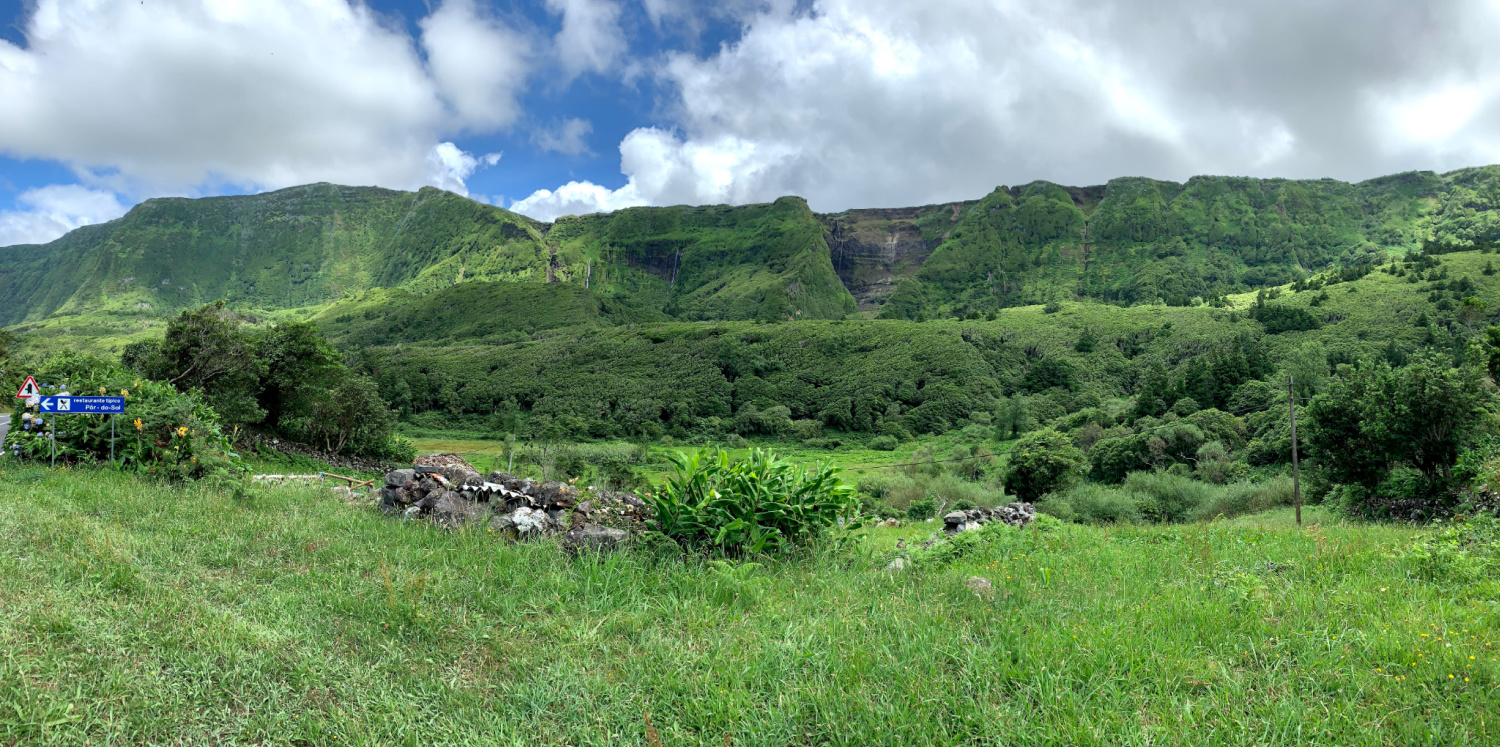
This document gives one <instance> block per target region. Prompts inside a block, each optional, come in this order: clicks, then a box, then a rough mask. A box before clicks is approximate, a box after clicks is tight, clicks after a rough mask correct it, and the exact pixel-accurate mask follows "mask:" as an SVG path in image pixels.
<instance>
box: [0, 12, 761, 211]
mask: <svg viewBox="0 0 1500 747" xmlns="http://www.w3.org/2000/svg"><path fill="white" fill-rule="evenodd" d="M436 4H437V3H436V2H422V1H421V0H416V1H413V0H371V1H370V2H368V3H367V5H368V6H369V7H370V8H371V9H372V10H374V11H376V12H377V13H379V14H380V15H381V16H383V18H382V20H383V22H384V23H387V24H390V25H392V26H394V27H396V28H399V29H401V30H403V31H404V32H405V33H406V34H408V35H410V36H411V37H412V38H417V37H418V36H419V35H420V33H421V29H420V27H419V21H420V20H421V19H422V18H424V17H426V16H428V15H429V14H430V13H431V12H432V9H433V6H435V5H436ZM31 5H32V4H31V3H29V2H22V0H0V21H3V22H4V28H3V30H0V38H4V39H5V40H7V41H9V42H11V43H12V44H15V45H17V46H19V47H22V48H25V47H26V46H27V34H26V32H25V30H26V28H27V25H28V21H29V20H30V15H31V10H32V8H31V7H30V6H31ZM486 5H487V8H486V9H487V10H489V11H490V12H492V13H493V14H495V15H496V16H498V17H499V18H501V19H503V20H505V21H507V22H508V23H509V25H511V26H513V27H515V28H518V29H524V30H526V31H527V32H528V33H531V34H534V35H536V36H538V37H543V38H544V37H549V36H555V35H556V34H557V33H558V32H559V31H560V30H561V27H562V23H563V16H562V15H561V14H560V13H558V12H556V11H555V10H554V9H549V8H548V7H546V5H545V4H544V3H541V2H534V3H528V2H496V3H487V4H486ZM619 10H620V13H619V18H618V23H619V26H620V29H621V31H622V36H623V38H624V40H625V41H626V43H627V45H628V46H627V48H626V51H625V52H624V56H625V57H627V58H629V59H633V60H646V61H649V60H652V59H654V58H657V57H659V56H660V55H661V54H663V53H664V52H666V51H668V50H673V51H680V52H684V53H689V54H700V55H701V54H703V53H704V52H705V51H708V52H711V51H712V50H714V49H717V48H718V47H719V46H720V45H721V44H726V43H732V42H733V41H734V40H735V39H736V38H737V37H738V34H739V32H740V26H739V23H738V22H737V20H736V19H734V18H731V17H726V16H716V15H714V14H705V15H704V16H703V17H701V18H699V19H695V23H694V24H692V25H691V26H685V25H682V24H672V23H667V24H662V23H656V22H653V20H652V18H651V17H650V15H649V14H648V13H647V11H646V8H645V6H643V5H641V4H639V3H629V4H624V3H622V4H620V5H619ZM546 65H547V63H540V66H542V67H546ZM542 76H543V77H541V78H540V79H539V80H536V81H534V82H533V83H532V84H531V85H528V86H527V87H526V88H525V89H524V90H523V91H521V92H520V94H519V96H518V103H519V105H520V108H521V110H522V112H523V114H522V115H521V116H520V117H518V118H517V119H516V121H514V122H512V123H508V124H507V125H506V126H504V127H502V128H498V129H496V130H495V131H490V132H477V133H476V132H465V133H461V134H458V135H455V136H454V137H453V138H452V142H453V143H454V144H455V145H457V146H458V147H459V148H461V149H463V150H465V151H468V152H472V153H479V154H488V153H501V154H503V155H502V158H501V159H500V161H499V162H498V163H496V164H495V165H494V166H493V167H484V168H480V169H479V170H477V171H476V172H475V173H473V174H472V175H470V176H468V177H467V178H466V179H465V185H466V187H467V189H468V191H469V192H470V193H471V194H472V195H474V196H476V197H478V198H480V199H485V200H487V201H491V202H496V203H499V204H502V205H505V204H509V203H510V202H513V201H514V200H517V199H520V198H523V197H525V196H527V195H529V194H531V193H532V192H533V191H535V190H537V189H539V188H544V187H553V186H557V185H559V184H563V183H566V182H569V181H587V182H591V183H594V184H598V185H601V186H605V187H608V188H611V189H613V188H618V187H620V186H622V185H623V184H624V183H625V177H624V176H623V175H622V174H621V173H620V155H619V150H618V146H619V143H620V141H621V140H622V139H624V137H625V136H626V135H627V134H628V133H630V132H631V131H632V130H634V129H636V128H637V127H648V126H653V125H655V126H661V127H667V128H670V127H671V126H672V122H671V119H670V116H664V115H663V110H664V109H665V108H667V107H669V106H670V99H671V96H672V92H671V91H670V90H664V89H663V87H662V86H660V85H659V84H658V83H657V81H656V79H655V78H654V77H653V76H651V75H649V74H642V73H635V74H633V75H631V77H630V79H629V80H623V79H622V78H621V76H620V75H619V73H618V71H612V72H611V73H609V74H605V73H601V72H593V71H586V72H583V73H581V74H579V75H577V76H576V77H570V78H568V79H564V78H565V76H564V75H562V74H559V73H558V71H555V70H550V71H549V70H543V71H542ZM549 78H550V79H549ZM570 120H574V121H577V122H583V123H587V126H586V128H585V127H581V126H578V125H575V127H574V132H575V133H579V132H583V133H584V134H581V136H580V137H577V138H575V141H574V142H576V144H577V145H578V146H581V148H582V149H581V150H577V149H565V151H568V152H560V151H559V150H557V149H556V145H557V144H556V143H554V148H553V149H548V148H544V147H542V143H543V142H546V141H547V138H548V137H549V136H551V137H553V138H556V137H558V136H560V135H562V134H564V133H565V132H566V123H567V122H569V121H570ZM78 181H79V180H78V179H77V177H76V175H75V174H74V172H73V171H72V170H71V169H70V168H69V165H68V164H66V163H65V162H63V161H61V160H58V159H49V158H18V157H15V156H13V155H11V156H7V155H3V154H0V211H6V210H9V211H15V210H18V209H22V208H24V207H25V206H24V205H21V204H19V203H18V202H17V199H16V198H17V197H18V196H19V195H21V194H22V193H24V192H26V191H27V190H34V189H37V188H42V187H46V186H48V185H57V184H73V183H77V182H78ZM171 186H172V187H176V188H177V189H172V188H171V187H169V188H168V189H166V190H162V191H183V190H182V188H183V187H184V185H171ZM258 186H259V185H256V184H254V183H241V184H234V183H221V184H201V185H186V190H185V191H187V192H188V193H191V194H235V193H243V192H247V191H257V189H258ZM148 192H149V190H148ZM143 196H149V194H127V195H122V199H123V200H124V201H125V202H126V203H129V202H134V201H135V199H136V198H139V197H143Z"/></svg>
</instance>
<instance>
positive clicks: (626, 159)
mask: <svg viewBox="0 0 1500 747" xmlns="http://www.w3.org/2000/svg"><path fill="white" fill-rule="evenodd" d="M788 5H789V4H787V3H778V4H776V6H775V7H769V8H763V9H761V10H760V11H759V12H757V13H755V14H752V15H750V16H747V17H746V19H745V31H744V34H743V36H742V38H741V39H739V40H738V41H737V42H734V43H732V44H729V45H726V46H724V47H722V48H721V49H719V50H716V51H715V52H714V53H712V54H710V55H708V56H706V57H700V56H696V55H690V54H683V53H677V54H671V55H668V56H667V57H666V58H665V61H664V62H663V63H662V64H661V65H660V67H659V69H658V71H657V75H658V76H659V79H660V80H661V81H662V82H664V83H666V84H668V85H669V86H671V87H672V88H673V89H675V91H676V92H677V94H678V98H677V102H676V105H675V106H674V107H672V108H670V109H669V110H668V113H669V115H670V116H671V117H672V119H673V120H674V121H675V124H676V128H675V129H674V130H673V131H672V132H666V131H663V130H660V129H652V128H647V129H639V130H636V131H635V132H632V133H630V135H628V136H627V137H626V138H625V140H624V141H623V142H622V143H621V145H620V151H621V171H622V172H623V173H624V174H625V175H626V176H627V177H628V179H629V181H628V183H627V184H626V186H625V187H624V188H622V189H621V190H618V191H611V190H607V189H602V188H599V187H597V186H596V185H591V184H587V183H584V184H573V185H569V186H570V187H572V189H571V190H570V194H571V195H573V196H574V198H576V199H575V200H574V201H573V202H572V203H570V204H569V209H571V210H573V211H575V212H577V211H582V210H586V209H587V207H586V206H585V205H584V203H585V202H587V201H588V200H594V209H601V210H602V209H609V206H610V205H612V204H615V202H616V201H619V200H627V201H642V200H644V201H646V202H648V203H650V204H669V203H676V202H695V203H706V202H746V201H761V200H770V199H773V198H775V197H777V196H779V195H783V194H800V195H803V196H806V197H808V198H809V200H810V201H811V203H812V204H813V207H814V208H815V209H820V210H838V209H844V208H849V207H861V206H865V207H873V206H882V205H910V204H921V203H932V202H944V201H948V200H953V199H961V198H973V197H977V196H979V195H982V194H984V193H986V192H988V191H989V190H990V189H992V188H993V187H994V186H995V185H996V184H1002V183H1005V184H1022V183H1026V182H1029V181H1031V180H1034V179H1048V180H1051V181H1056V182H1060V183H1064V184H1078V185H1084V184H1098V183H1102V182H1103V181H1105V180H1107V179H1109V178H1111V177H1114V176H1125V175H1145V176H1153V177H1158V178H1169V179H1185V178H1187V177H1189V176H1192V175H1194V174H1200V173H1232V174H1248V175H1260V176H1288V177H1321V176H1332V177H1337V178H1344V179H1362V178H1368V177H1371V176H1376V175H1379V174H1384V173H1391V172H1396V171H1402V170H1407V169H1413V168H1421V169H1439V170H1441V169H1447V168H1456V167H1460V166H1467V165H1474V164H1479V163H1486V162H1489V161H1492V160H1494V159H1496V158H1500V87H1497V86H1495V85H1493V84H1492V83H1491V82H1492V81H1495V80H1500V47H1496V46H1495V45H1494V44H1493V43H1492V41H1491V40H1492V39H1493V38H1494V37H1495V35H1496V33H1497V32H1500V3H1495V2H1492V1H1488V0H1440V1H1438V2H1430V3H1420V4H1416V3H1410V2H1405V0H1364V1H1362V2H1356V0H1338V1H1336V2H1328V3H1304V2H1300V1H1298V0H1271V1H1270V2H1265V3H1217V2H1212V3H1205V2H1202V1H1201V0H1166V1H1152V2H1148V1H1146V0H1139V1H1137V2H1123V1H1118V0H1117V1H1115V2H1104V1H1102V0H1013V1H1011V2H998V3H997V2H991V1H989V0H950V2H947V3H944V4H943V11H942V12H940V13H937V12H933V10H932V6H931V5H930V4H926V3H914V2H910V0H814V1H813V2H812V3H811V5H810V6H805V7H803V8H802V9H800V10H798V9H796V8H794V7H788ZM647 9H648V11H649V14H650V17H651V18H652V20H653V21H654V22H657V23H663V22H665V20H670V19H671V18H673V17H674V14H676V13H678V12H679V11H680V9H681V6H680V4H678V3H675V2H652V3H651V4H649V5H648V6H647ZM559 192H561V190H559ZM547 194H548V195H549V196H548V197H542V196H541V195H542V193H541V192H539V193H537V195H533V196H532V197H531V198H527V199H526V200H522V201H521V202H519V203H517V204H518V205H521V206H534V208H535V209H538V210H541V209H543V208H546V209H548V210H551V209H552V208H550V207H548V206H551V205H552V204H553V202H555V201H556V200H557V199H558V198H557V197H556V195H555V194H553V193H550V192H549V193H547Z"/></svg>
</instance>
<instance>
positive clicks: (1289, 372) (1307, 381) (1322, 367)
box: [1277, 342, 1328, 399]
mask: <svg viewBox="0 0 1500 747" xmlns="http://www.w3.org/2000/svg"><path fill="white" fill-rule="evenodd" d="M1288 377H1291V379H1292V381H1293V382H1295V389H1296V392H1297V397H1298V399H1304V398H1307V397H1311V396H1313V395H1315V394H1317V393H1318V392H1319V391H1321V390H1322V388H1323V382H1324V381H1325V380H1327V379H1328V353H1327V352H1326V351H1325V350H1324V349H1323V346H1322V345H1320V344H1318V343H1315V342H1304V343H1302V345H1301V346H1299V347H1296V348H1293V349H1292V350H1291V352H1289V353H1288V354H1287V356H1286V358H1285V359H1284V360H1283V362H1282V370H1281V376H1279V377H1277V383H1278V384H1280V385H1283V387H1282V388H1285V386H1284V385H1285V384H1286V381H1287V378H1288Z"/></svg>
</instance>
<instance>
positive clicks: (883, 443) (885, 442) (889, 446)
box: [870, 436, 901, 451]
mask: <svg viewBox="0 0 1500 747" xmlns="http://www.w3.org/2000/svg"><path fill="white" fill-rule="evenodd" d="M900 445H901V442H900V441H897V440H896V437H895V436H876V437H874V438H872V439H870V448H871V449H874V450H875V451H895V450H896V447H897V446H900Z"/></svg>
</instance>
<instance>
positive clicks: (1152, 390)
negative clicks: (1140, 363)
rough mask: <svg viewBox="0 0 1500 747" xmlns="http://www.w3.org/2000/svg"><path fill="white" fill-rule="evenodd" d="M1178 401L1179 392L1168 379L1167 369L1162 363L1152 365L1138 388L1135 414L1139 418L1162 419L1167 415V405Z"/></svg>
mask: <svg viewBox="0 0 1500 747" xmlns="http://www.w3.org/2000/svg"><path fill="white" fill-rule="evenodd" d="M1177 400H1178V397H1177V390H1176V388H1174V387H1173V386H1172V383H1171V381H1170V380H1169V379H1168V378H1167V371H1166V369H1165V368H1163V367H1162V365H1161V364H1160V363H1152V364H1151V368H1149V369H1147V371H1146V375H1145V376H1143V377H1142V378H1141V384H1140V386H1139V387H1137V388H1136V393H1135V410H1134V411H1133V414H1134V415H1135V417H1137V418H1143V417H1153V418H1154V417H1160V416H1161V415H1163V414H1165V413H1166V411H1167V405H1169V404H1171V403H1172V402H1176V401H1177Z"/></svg>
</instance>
